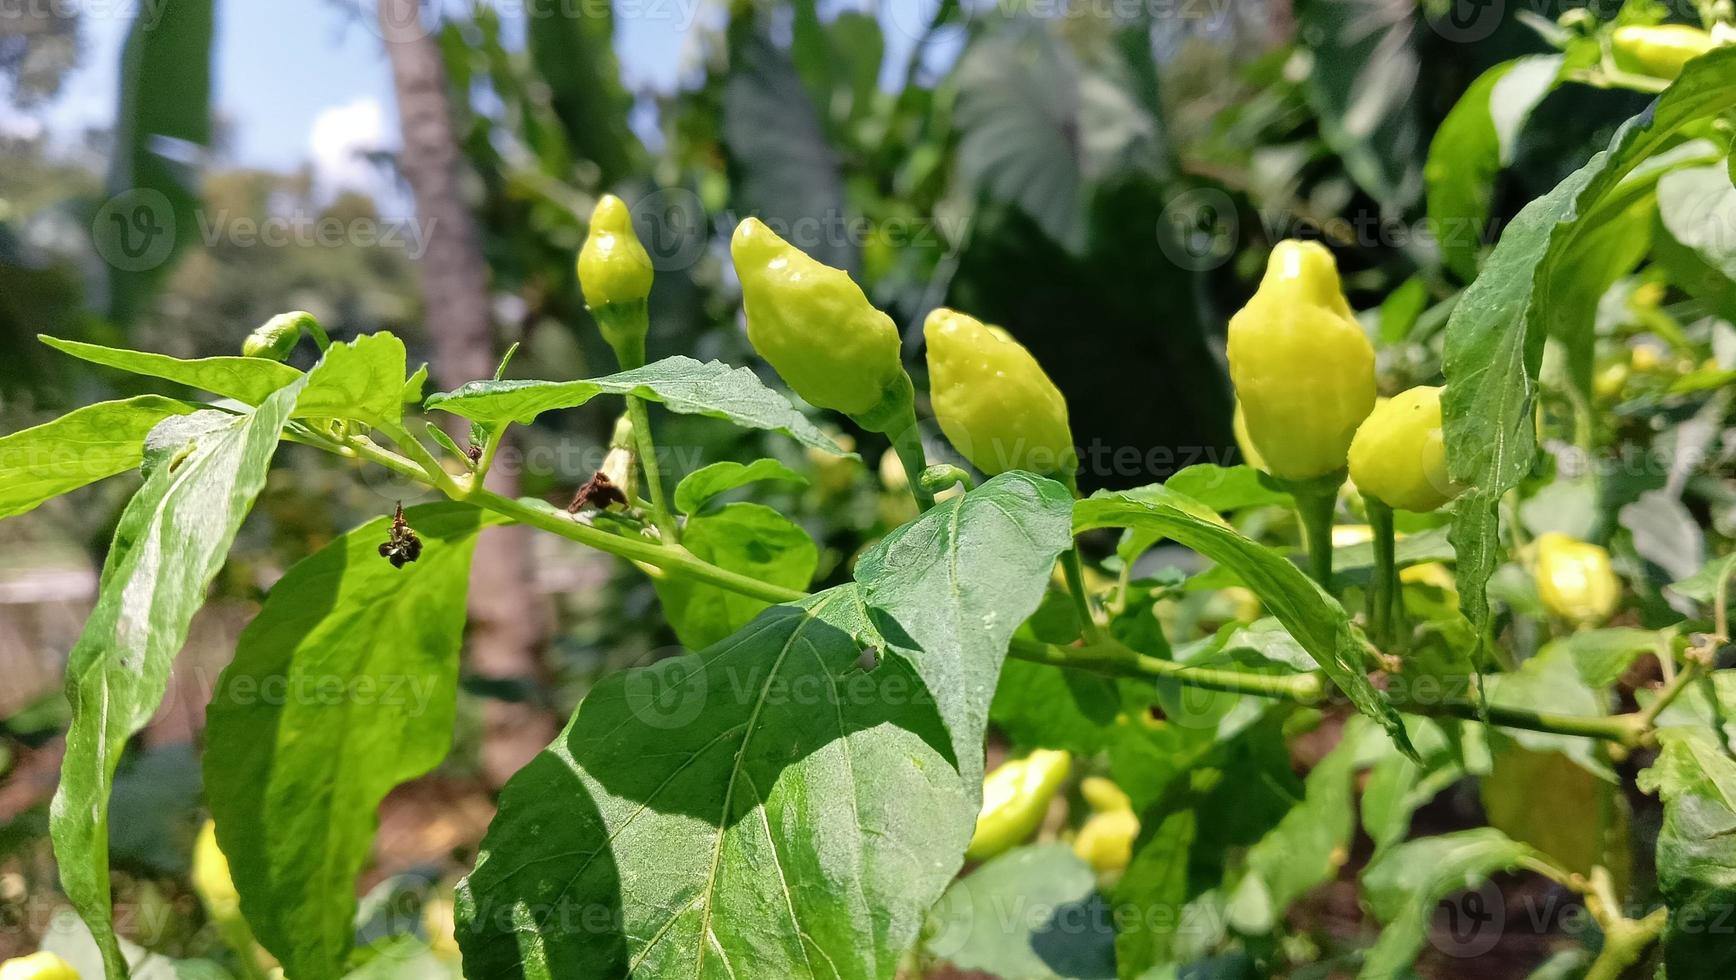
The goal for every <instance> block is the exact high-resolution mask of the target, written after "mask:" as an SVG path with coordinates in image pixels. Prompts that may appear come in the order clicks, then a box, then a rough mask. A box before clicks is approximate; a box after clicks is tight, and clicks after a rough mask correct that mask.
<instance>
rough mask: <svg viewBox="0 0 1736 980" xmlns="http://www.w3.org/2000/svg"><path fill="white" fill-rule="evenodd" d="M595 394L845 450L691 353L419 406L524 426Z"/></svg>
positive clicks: (735, 373) (754, 383)
mask: <svg viewBox="0 0 1736 980" xmlns="http://www.w3.org/2000/svg"><path fill="white" fill-rule="evenodd" d="M598 395H634V396H636V397H639V398H644V399H648V400H650V401H655V402H662V403H663V405H664V407H666V408H668V409H669V410H670V411H672V412H679V413H681V414H684V415H704V416H707V417H710V418H716V419H723V420H725V421H728V422H733V423H735V424H736V425H740V426H744V427H746V428H750V429H775V430H777V431H779V432H783V433H785V434H786V435H789V436H791V437H793V438H794V439H795V440H796V441H797V442H800V443H802V444H803V445H805V446H813V447H814V448H816V449H823V450H825V451H826V452H829V453H833V454H835V455H839V456H849V455H852V454H850V453H847V452H845V451H844V450H843V449H841V448H839V446H838V445H837V443H834V442H833V441H832V440H831V439H829V438H827V436H826V434H825V433H823V432H821V431H820V430H819V429H817V428H815V427H814V424H813V423H812V422H809V421H808V420H807V418H806V417H805V416H803V415H802V413H800V412H798V411H796V410H795V408H794V407H793V406H791V405H790V403H789V401H788V400H787V399H785V398H784V396H782V395H780V394H778V393H777V392H775V391H773V390H771V389H770V388H767V387H766V386H765V385H764V384H763V383H762V382H761V381H760V379H759V376H758V375H756V374H754V373H753V372H752V371H749V370H748V369H747V368H731V367H730V366H729V365H727V364H722V363H719V362H718V361H706V362H703V363H702V362H700V361H696V360H694V359H693V358H691V357H679V356H677V357H668V358H664V359H663V360H661V361H658V362H656V363H654V364H647V365H645V366H644V367H642V368H635V369H634V370H631V371H623V372H621V373H619V374H611V375H609V376H608V377H606V378H596V379H593V380H589V381H472V382H471V383H469V384H467V385H465V386H464V387H462V388H459V389H458V390H457V391H452V392H445V393H442V394H437V395H433V396H431V397H430V398H429V399H428V404H427V407H428V408H431V409H432V408H437V409H440V410H441V411H443V412H451V413H452V414H454V415H459V416H463V417H464V418H467V419H470V420H471V421H473V422H480V423H482V424H484V425H488V426H499V425H506V424H508V423H513V422H516V423H518V424H519V425H528V424H530V423H531V422H532V421H534V420H535V419H536V417H537V416H538V415H541V414H542V413H544V412H548V411H553V410H555V409H560V408H576V407H578V406H580V405H583V404H585V403H586V402H588V401H590V400H591V399H593V398H595V397H597V396H598Z"/></svg>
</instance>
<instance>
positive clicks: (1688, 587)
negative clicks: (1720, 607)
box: [1670, 552, 1736, 605]
mask: <svg viewBox="0 0 1736 980" xmlns="http://www.w3.org/2000/svg"><path fill="white" fill-rule="evenodd" d="M1732 566H1736V552H1732V553H1731V554H1728V555H1724V556H1723V557H1721V558H1714V559H1712V560H1711V561H1709V562H1707V563H1706V564H1704V565H1702V566H1700V570H1699V571H1697V572H1695V573H1694V574H1692V575H1690V576H1688V577H1687V578H1685V579H1682V580H1681V581H1679V582H1671V583H1670V591H1671V592H1674V593H1676V594H1677V595H1680V596H1685V597H1687V598H1689V599H1692V600H1694V601H1695V602H1698V603H1701V604H1705V605H1710V604H1711V603H1712V601H1713V600H1714V598H1715V597H1716V596H1715V593H1716V592H1717V591H1718V579H1719V578H1720V577H1721V576H1723V575H1725V574H1727V573H1728V572H1727V570H1728V569H1730V568H1731V567H1732Z"/></svg>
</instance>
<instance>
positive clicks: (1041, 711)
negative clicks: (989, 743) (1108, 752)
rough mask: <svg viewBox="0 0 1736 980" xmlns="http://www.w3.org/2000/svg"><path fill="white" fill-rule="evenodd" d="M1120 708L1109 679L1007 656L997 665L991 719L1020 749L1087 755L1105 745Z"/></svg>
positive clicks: (1114, 685)
mask: <svg viewBox="0 0 1736 980" xmlns="http://www.w3.org/2000/svg"><path fill="white" fill-rule="evenodd" d="M1121 707H1122V704H1121V691H1120V688H1119V686H1118V685H1117V683H1116V681H1115V680H1114V679H1113V678H1109V677H1103V676H1101V675H1098V674H1092V673H1088V672H1086V671H1082V670H1065V669H1063V668H1060V667H1053V666H1050V665H1048V664H1034V663H1029V662H1027V661H1024V660H1009V661H1007V662H1006V664H1005V666H1003V667H1002V668H1001V679H1000V683H999V684H998V685H997V686H996V687H995V697H994V701H993V702H992V703H991V704H990V706H989V720H990V721H993V722H994V724H995V727H996V728H999V729H1000V730H1001V731H1003V732H1005V733H1006V735H1007V738H1009V739H1010V740H1012V743H1013V744H1014V745H1015V746H1017V747H1019V748H1022V749H1034V748H1044V749H1066V750H1068V751H1070V752H1078V753H1081V754H1089V753H1092V752H1096V751H1097V750H1099V749H1101V748H1103V747H1104V746H1105V744H1106V743H1107V741H1108V739H1109V738H1110V736H1111V732H1110V729H1111V726H1113V725H1114V724H1115V721H1116V716H1117V715H1119V714H1120V713H1121Z"/></svg>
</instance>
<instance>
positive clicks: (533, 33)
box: [524, 3, 643, 186]
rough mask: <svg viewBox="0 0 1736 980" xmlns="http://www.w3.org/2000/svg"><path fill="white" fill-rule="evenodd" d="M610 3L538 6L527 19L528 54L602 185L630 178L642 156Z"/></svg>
mask: <svg viewBox="0 0 1736 980" xmlns="http://www.w3.org/2000/svg"><path fill="white" fill-rule="evenodd" d="M610 13H611V8H610V7H609V6H608V5H607V4H603V5H590V4H574V3H557V4H537V5H535V6H533V7H530V8H528V9H527V10H526V11H525V16H524V28H525V49H526V51H527V52H528V53H529V55H530V62H531V66H532V67H533V69H534V77H535V78H536V79H537V81H538V83H539V84H542V85H546V90H545V94H544V95H542V98H543V99H546V100H547V101H548V103H549V104H550V105H551V106H552V108H553V109H554V112H555V115H556V116H557V117H558V118H559V119H560V122H561V127H562V128H563V129H564V130H565V134H566V140H567V143H568V144H570V146H571V147H572V149H573V152H574V153H575V154H577V155H581V156H583V157H584V159H585V160H587V161H589V162H590V163H591V164H592V165H594V166H595V167H596V168H597V170H598V180H599V185H600V186H608V185H611V184H613V183H614V182H615V181H617V180H620V179H621V178H623V177H625V176H627V174H628V172H629V171H630V170H631V169H632V166H633V163H634V161H635V160H636V159H638V157H639V156H640V155H641V154H642V153H643V149H642V147H641V146H640V145H639V140H638V137H636V136H634V135H633V130H632V128H631V127H630V126H628V125H627V114H628V112H629V110H631V109H632V107H633V97H632V95H631V93H629V92H627V91H626V89H625V88H624V87H623V86H622V84H621V75H620V72H619V70H618V69H617V66H616V60H615V52H614V49H613V47H611V45H610V38H611V36H612V34H611V27H610V25H611V17H610Z"/></svg>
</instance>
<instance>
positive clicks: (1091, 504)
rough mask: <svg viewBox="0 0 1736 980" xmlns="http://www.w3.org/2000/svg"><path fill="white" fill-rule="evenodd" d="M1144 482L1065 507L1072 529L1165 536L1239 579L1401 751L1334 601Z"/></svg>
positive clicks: (1396, 728)
mask: <svg viewBox="0 0 1736 980" xmlns="http://www.w3.org/2000/svg"><path fill="white" fill-rule="evenodd" d="M1161 489H1162V488H1161V487H1158V488H1153V487H1147V488H1146V489H1145V490H1142V491H1139V492H1138V495H1137V496H1136V495H1132V494H1124V493H1100V494H1097V495H1096V496H1093V497H1091V498H1090V499H1088V500H1081V501H1079V503H1078V504H1077V505H1075V507H1074V510H1073V530H1074V533H1076V534H1077V533H1083V532H1085V531H1089V530H1093V529H1095V528H1100V527H1125V528H1131V529H1134V530H1136V531H1147V532H1152V533H1157V534H1161V535H1163V536H1165V537H1169V538H1173V539H1174V540H1176V541H1177V542H1179V543H1181V544H1182V545H1184V546H1186V547H1188V548H1192V549H1193V550H1195V551H1197V552H1199V553H1200V554H1202V555H1205V556H1206V557H1207V558H1210V559H1212V560H1213V561H1216V562H1217V563H1219V564H1220V565H1225V566H1228V567H1229V568H1231V569H1232V570H1234V571H1235V572H1236V574H1238V575H1239V576H1241V579H1242V581H1243V582H1245V583H1246V584H1247V586H1248V588H1249V589H1251V590H1253V592H1254V594H1255V595H1257V596H1259V597H1260V601H1261V602H1262V603H1264V604H1265V606H1266V608H1267V610H1269V611H1270V612H1271V613H1272V615H1273V616H1274V617H1276V618H1277V620H1278V621H1279V622H1280V623H1282V624H1283V625H1284V628H1285V629H1286V630H1289V632H1290V635H1291V636H1293V637H1295V639H1296V642H1297V643H1300V644H1301V645H1302V648H1303V649H1304V650H1307V651H1308V653H1309V655H1310V656H1312V657H1313V658H1314V660H1315V662H1316V663H1318V664H1319V665H1320V668H1321V669H1322V670H1324V671H1325V672H1326V676H1327V677H1328V678H1330V679H1331V680H1332V682H1333V683H1334V684H1336V685H1337V686H1338V688H1339V689H1340V690H1342V691H1343V692H1344V693H1345V694H1346V695H1347V696H1348V697H1349V698H1350V700H1351V703H1352V704H1355V705H1356V707H1357V709H1358V710H1360V711H1361V712H1362V713H1363V714H1365V715H1368V716H1369V717H1370V718H1373V719H1374V720H1375V721H1377V722H1379V723H1380V724H1381V726H1382V727H1383V728H1385V729H1386V731H1387V734H1389V735H1391V736H1392V738H1393V741H1394V742H1395V743H1396V744H1397V745H1399V746H1400V747H1401V748H1404V749H1405V750H1406V751H1409V747H1410V741H1409V739H1408V738H1407V737H1406V735H1405V730H1404V724H1403V722H1401V721H1400V720H1399V716H1398V712H1397V711H1395V710H1393V707H1392V705H1391V704H1390V703H1388V701H1387V700H1386V697H1385V695H1383V694H1381V693H1380V692H1379V691H1377V690H1375V688H1374V685H1373V684H1372V683H1370V682H1369V680H1368V674H1367V673H1366V672H1365V671H1364V669H1363V666H1362V663H1363V654H1362V646H1361V644H1360V643H1358V642H1357V640H1356V637H1355V635H1354V634H1353V633H1352V632H1351V629H1350V618H1349V617H1348V616H1347V615H1345V612H1344V609H1343V607H1342V606H1340V605H1338V603H1337V602H1335V601H1333V599H1332V597H1331V596H1329V595H1327V594H1326V593H1325V592H1322V591H1321V590H1320V587H1319V586H1318V585H1316V584H1315V583H1314V582H1313V581H1311V580H1310V579H1309V578H1308V576H1306V575H1304V574H1303V573H1302V570H1301V569H1299V568H1297V567H1296V566H1295V565H1292V564H1291V563H1290V562H1288V561H1286V560H1285V559H1284V558H1282V557H1280V556H1279V555H1277V554H1275V553H1274V552H1272V551H1271V549H1269V548H1265V547H1262V546H1261V545H1259V544H1258V543H1256V542H1254V541H1251V540H1249V539H1248V538H1245V537H1243V536H1242V535H1241V534H1239V533H1237V532H1236V531H1235V530H1233V529H1231V528H1228V527H1225V526H1224V525H1222V524H1218V523H1213V522H1212V521H1210V520H1206V519H1205V518H1203V517H1201V516H1200V515H1199V513H1198V509H1197V505H1194V506H1189V504H1190V503H1191V502H1189V501H1188V500H1187V498H1185V497H1181V496H1180V495H1175V499H1172V500H1165V499H1163V497H1162V495H1160V494H1156V493H1154V492H1153V491H1156V490H1161Z"/></svg>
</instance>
